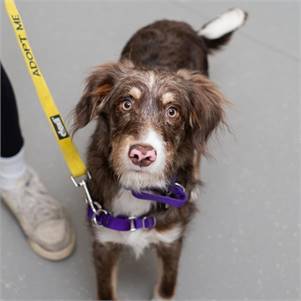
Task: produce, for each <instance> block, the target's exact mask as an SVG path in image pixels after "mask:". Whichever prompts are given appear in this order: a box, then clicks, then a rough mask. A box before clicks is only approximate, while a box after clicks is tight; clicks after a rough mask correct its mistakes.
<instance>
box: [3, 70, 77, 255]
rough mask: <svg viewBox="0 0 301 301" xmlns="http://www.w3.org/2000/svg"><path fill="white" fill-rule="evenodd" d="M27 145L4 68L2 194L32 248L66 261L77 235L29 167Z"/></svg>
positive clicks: (61, 210)
mask: <svg viewBox="0 0 301 301" xmlns="http://www.w3.org/2000/svg"><path fill="white" fill-rule="evenodd" d="M23 145H24V141H23V138H22V134H21V130H20V125H19V118H18V111H17V105H16V100H15V95H14V91H13V88H12V85H11V83H10V81H9V78H8V76H7V75H6V73H5V70H4V69H3V67H2V65H1V153H0V154H1V156H0V195H1V197H2V199H3V201H4V203H5V205H6V206H7V207H8V208H9V209H10V210H11V211H12V212H13V214H14V215H15V216H16V218H17V220H18V221H19V223H20V225H21V227H22V229H23V230H24V232H25V234H26V236H27V237H28V241H29V243H30V246H31V247H32V249H33V250H34V251H35V252H36V253H37V254H39V255H40V256H43V257H45V258H47V259H51V260H60V259H63V258H65V257H66V256H68V255H69V254H70V253H71V251H72V250H73V248H74V245H75V235H74V232H73V230H72V228H71V225H70V221H69V219H68V217H67V215H66V212H65V210H64V208H63V207H62V205H61V204H60V203H59V202H58V201H57V200H55V199H53V198H52V197H51V196H50V195H49V193H48V192H47V190H46V188H45V187H44V185H43V184H42V182H41V181H40V179H39V177H38V176H37V174H36V173H35V172H34V171H33V170H32V169H31V168H30V167H28V165H27V164H26V161H25V156H24V147H23Z"/></svg>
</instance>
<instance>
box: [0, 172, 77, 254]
mask: <svg viewBox="0 0 301 301" xmlns="http://www.w3.org/2000/svg"><path fill="white" fill-rule="evenodd" d="M0 194H1V196H2V199H3V201H4V203H5V204H6V205H7V207H8V208H9V209H10V210H11V211H12V213H13V214H14V215H15V217H16V218H17V220H18V221H19V224H20V225H21V227H22V229H23V231H24V233H25V234H26V236H27V238H28V242H29V244H30V246H31V248H32V249H33V250H34V251H35V252H36V253H37V254H38V255H40V256H42V257H44V258H46V259H49V260H61V259H64V258H65V257H67V256H69V255H70V254H71V252H72V251H73V250H74V247H75V234H74V231H73V229H72V227H71V224H70V220H69V218H68V216H67V214H66V211H65V209H64V208H63V207H62V205H61V204H60V203H59V202H58V201H57V200H55V199H54V198H52V197H51V196H50V195H49V193H48V192H47V190H46V188H45V186H44V185H43V184H42V182H41V180H40V179H39V177H38V175H37V174H36V173H35V172H34V171H33V170H32V169H30V168H28V169H27V172H26V174H25V175H24V176H23V177H22V178H20V179H19V181H18V183H17V185H16V188H15V189H13V190H0Z"/></svg>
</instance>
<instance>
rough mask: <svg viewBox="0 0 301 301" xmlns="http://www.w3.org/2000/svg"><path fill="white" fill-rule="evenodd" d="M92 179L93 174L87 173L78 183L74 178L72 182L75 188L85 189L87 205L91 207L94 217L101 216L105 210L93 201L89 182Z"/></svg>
mask: <svg viewBox="0 0 301 301" xmlns="http://www.w3.org/2000/svg"><path fill="white" fill-rule="evenodd" d="M91 179H92V177H91V174H90V173H89V172H87V173H86V175H85V176H84V177H83V178H81V179H80V180H79V181H77V180H76V179H75V178H74V177H73V176H71V181H72V183H73V184H74V186H75V187H82V188H83V189H84V192H85V195H86V198H85V201H86V203H87V204H88V205H89V206H90V207H91V209H92V211H93V213H94V215H99V213H100V212H101V211H102V210H103V209H102V207H101V205H100V204H99V203H95V202H93V200H92V197H91V194H90V191H89V188H88V185H87V181H90V180H91Z"/></svg>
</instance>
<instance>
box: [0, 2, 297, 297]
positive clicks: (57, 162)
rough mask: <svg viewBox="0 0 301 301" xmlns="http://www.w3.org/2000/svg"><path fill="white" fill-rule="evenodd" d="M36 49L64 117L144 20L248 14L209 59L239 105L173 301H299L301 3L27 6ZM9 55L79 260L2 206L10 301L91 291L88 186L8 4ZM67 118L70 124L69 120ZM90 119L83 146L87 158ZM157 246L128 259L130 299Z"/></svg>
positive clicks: (197, 21) (29, 140) (124, 289)
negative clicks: (33, 246) (57, 256)
mask: <svg viewBox="0 0 301 301" xmlns="http://www.w3.org/2000/svg"><path fill="white" fill-rule="evenodd" d="M17 5H18V7H19V9H20V12H21V14H22V16H23V21H24V23H25V25H26V28H27V33H28V36H29V38H30V41H31V44H32V47H33V50H34V53H35V55H36V58H37V59H38V62H39V64H40V67H41V69H42V71H43V73H44V76H45V77H46V80H47V82H48V84H49V87H50V88H51V91H52V93H53V96H54V98H55V99H56V101H57V104H58V106H59V108H60V110H61V111H62V114H63V116H65V117H67V116H70V115H69V113H70V111H71V110H72V109H73V108H74V106H75V104H76V102H77V101H78V99H79V97H80V94H81V91H82V89H83V80H84V78H85V76H86V75H87V74H88V72H89V70H90V69H91V67H93V66H94V65H97V64H100V63H104V62H107V61H114V60H116V59H118V56H119V53H120V51H121V48H122V47H123V45H124V44H125V42H126V41H127V39H128V38H129V37H130V36H131V35H132V34H133V33H134V32H135V30H137V29H138V28H140V27H141V26H143V25H146V24H148V23H150V22H152V21H154V20H157V19H162V18H169V19H176V20H183V21H187V22H189V23H190V24H191V25H193V26H194V27H195V28H200V27H201V25H202V24H204V23H205V22H206V21H208V20H210V19H211V18H213V17H215V16H216V15H218V14H219V13H222V12H223V11H224V10H226V9H228V8H231V7H240V8H243V9H245V10H246V11H248V12H249V14H250V17H249V20H248V22H247V24H246V25H245V27H244V28H242V29H241V30H240V31H239V32H237V33H236V34H235V35H234V37H233V40H232V41H231V43H229V45H228V46H227V47H225V48H224V50H223V51H220V52H218V53H216V54H215V55H214V56H212V57H211V58H210V65H211V66H210V75H211V78H212V80H214V81H215V82H216V83H217V84H218V86H219V87H220V88H221V89H222V91H223V92H224V93H225V95H226V96H227V97H228V99H230V100H231V101H232V103H233V105H232V106H231V107H229V109H228V111H227V120H228V123H229V125H230V128H231V132H227V131H220V132H219V134H218V138H216V139H212V141H211V142H210V147H209V149H210V152H211V157H209V158H207V159H206V160H204V161H203V165H202V177H203V180H204V182H205V186H204V188H203V192H202V199H201V200H200V202H199V208H200V212H199V214H198V215H197V216H196V218H195V220H194V222H193V223H192V225H191V227H190V230H189V232H190V233H189V235H188V236H187V239H186V243H185V247H184V252H183V256H182V259H181V267H180V275H179V285H178V290H177V296H176V299H177V300H192V299H194V300H213V299H215V300H234V299H236V300H247V299H248V300H253V299H254V300H255V299H261V300H276V299H277V300H289V299H290V300H297V299H300V297H301V296H300V164H299V163H300V161H299V159H300V156H299V152H300V144H299V142H300V131H299V129H300V128H299V120H298V117H299V116H300V111H299V106H300V103H299V101H300V72H298V68H300V48H299V46H300V45H299V43H300V2H297V1H282V2H280V1H278V2H276V1H183V0H182V1H176V0H174V1H121V0H119V1H67V0H65V1H49V0H48V1H36V0H35V1H24V0H23V1H17ZM1 11H2V18H1V46H2V52H1V61H2V62H3V64H4V66H5V68H6V69H7V72H8V74H9V75H10V77H11V80H12V82H13V85H14V88H15V92H16V95H17V99H18V105H19V111H20V118H21V124H22V130H23V134H24V137H25V140H26V153H27V157H28V162H29V163H30V164H31V165H32V166H34V168H35V169H36V170H37V171H38V172H39V174H40V176H41V177H42V179H43V180H44V182H45V183H46V184H47V187H48V188H49V190H50V191H51V193H52V194H53V195H54V196H55V197H57V198H58V199H60V200H61V201H62V203H63V204H64V205H65V206H66V207H67V208H68V210H69V212H70V215H71V217H72V220H73V224H74V227H75V229H76V232H77V236H78V241H77V249H76V252H75V253H74V254H73V256H72V257H70V258H69V259H67V260H65V261H62V262H59V263H52V262H48V261H45V260H43V259H41V258H39V257H38V256H36V255H35V254H34V253H33V252H32V251H31V250H30V249H29V247H28V245H27V243H26V241H25V239H24V235H23V234H22V232H21V231H20V228H19V227H18V226H17V224H16V223H15V221H14V219H13V218H12V216H11V215H10V214H9V213H8V212H7V210H6V209H5V208H4V206H2V205H1V206H0V208H1V231H0V234H1V266H0V268H1V278H0V282H1V298H2V299H9V300H12V299H14V300H20V299H39V300H46V299H47V300H54V299H59V300H68V299H72V300H77V299H78V300H84V299H93V298H94V297H95V276H94V270H93V265H92V257H91V247H90V237H89V233H88V231H87V225H86V221H85V209H84V202H83V200H82V196H81V194H80V193H79V192H78V191H77V190H76V189H75V188H73V187H72V184H71V183H70V181H69V174H68V171H67V169H66V167H65V166H64V162H63V160H62V157H61V155H60V153H59V150H58V147H57V146H56V144H55V143H54V140H53V137H52V134H51V133H50V131H49V128H48V125H47V123H46V122H45V120H44V116H43V114H42V112H41V109H40V108H39V106H38V102H37V97H36V94H35V91H34V89H33V86H32V83H31V81H30V78H29V76H28V74H27V71H26V69H25V65H24V62H23V58H22V57H21V54H20V51H19V49H18V48H17V44H16V41H15V37H14V34H13V32H12V29H11V28H10V25H9V22H8V18H7V17H6V15H5V14H4V11H3V5H2V6H1ZM299 70H300V69H299ZM69 120H70V118H69ZM92 129H93V125H91V126H89V127H87V128H86V129H85V130H82V131H81V132H79V134H78V135H77V136H76V138H75V141H76V143H77V145H78V147H79V149H80V150H81V153H82V154H83V156H84V153H85V149H86V146H87V141H88V137H89V135H90V133H91V131H92ZM154 262H155V261H154V258H153V254H152V252H147V253H146V254H145V256H143V258H141V259H140V260H139V261H138V262H135V259H134V258H133V256H132V255H131V254H130V253H126V254H124V256H123V259H122V265H121V273H120V277H119V295H120V298H121V299H122V300H125V299H127V300H138V299H140V300H141V299H149V298H150V297H151V293H152V286H153V284H154V282H155V277H156V275H155V264H154Z"/></svg>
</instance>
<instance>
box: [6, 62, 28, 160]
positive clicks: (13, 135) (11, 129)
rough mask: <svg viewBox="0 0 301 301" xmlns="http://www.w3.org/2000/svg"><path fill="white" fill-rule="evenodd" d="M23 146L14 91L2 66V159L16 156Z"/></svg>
mask: <svg viewBox="0 0 301 301" xmlns="http://www.w3.org/2000/svg"><path fill="white" fill-rule="evenodd" d="M23 144H24V141H23V137H22V133H21V129H20V124H19V116H18V109H17V104H16V98H15V94H14V90H13V88H12V85H11V83H10V80H9V78H8V76H7V74H6V72H5V70H4V68H3V67H2V64H1V157H12V156H14V155H16V154H17V153H18V152H19V151H20V150H21V148H22V146H23Z"/></svg>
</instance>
